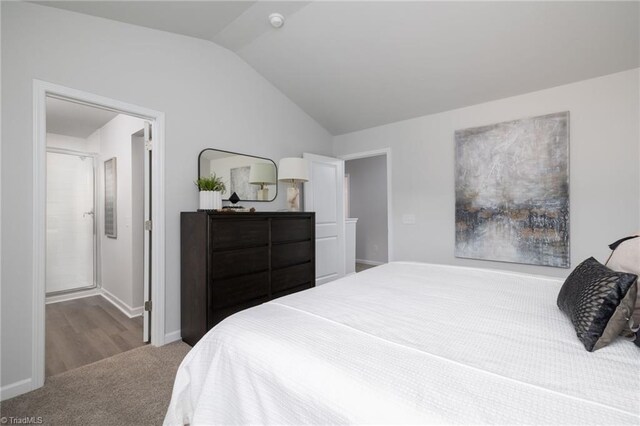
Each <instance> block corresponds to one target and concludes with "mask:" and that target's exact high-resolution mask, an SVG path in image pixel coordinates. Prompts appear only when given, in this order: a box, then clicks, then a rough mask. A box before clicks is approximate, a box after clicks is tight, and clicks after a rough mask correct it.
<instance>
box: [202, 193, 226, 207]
mask: <svg viewBox="0 0 640 426" xmlns="http://www.w3.org/2000/svg"><path fill="white" fill-rule="evenodd" d="M221 208H222V192H220V191H200V210H219V209H221Z"/></svg>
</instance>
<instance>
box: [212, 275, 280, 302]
mask: <svg viewBox="0 0 640 426" xmlns="http://www.w3.org/2000/svg"><path fill="white" fill-rule="evenodd" d="M211 287H212V289H211V293H210V295H211V299H212V300H211V301H210V304H209V306H212V307H213V308H214V309H219V308H225V307H228V306H232V305H238V304H240V303H244V302H249V301H251V300H254V299H258V298H260V297H267V296H268V295H269V272H260V273H257V274H250V275H243V276H241V277H235V278H227V279H222V280H214V281H213V283H212V285H211Z"/></svg>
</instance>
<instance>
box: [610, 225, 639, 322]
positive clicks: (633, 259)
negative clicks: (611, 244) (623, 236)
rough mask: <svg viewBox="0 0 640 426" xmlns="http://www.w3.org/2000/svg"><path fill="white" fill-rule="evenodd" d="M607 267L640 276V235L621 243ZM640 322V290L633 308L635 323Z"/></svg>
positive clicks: (612, 254)
mask: <svg viewBox="0 0 640 426" xmlns="http://www.w3.org/2000/svg"><path fill="white" fill-rule="evenodd" d="M607 267H609V268H610V269H613V270H614V271H618V272H628V273H630V274H636V275H638V276H639V277H640V237H638V238H633V239H630V240H627V241H624V242H622V243H620V245H619V246H618V247H617V248H616V249H615V250H614V251H613V253H611V257H610V258H609V261H608V262H607ZM639 285H640V284H639ZM639 324H640V291H638V296H637V297H636V305H635V308H634V310H633V325H634V327H637V326H638V325H639Z"/></svg>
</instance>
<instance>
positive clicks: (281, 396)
mask: <svg viewBox="0 0 640 426" xmlns="http://www.w3.org/2000/svg"><path fill="white" fill-rule="evenodd" d="M561 285H562V282H561V281H559V280H556V279H550V278H544V277H535V276H530V275H524V274H514V273H505V272H498V271H488V270H480V269H472V268H460V267H453V266H441V265H429V264H420V263H405V262H396V263H391V264H388V265H384V266H380V267H377V268H373V269H370V270H368V271H365V272H362V273H359V274H355V275H351V276H349V277H347V278H344V279H341V280H338V281H335V282H332V283H329V284H326V285H323V286H320V287H316V288H314V289H311V290H308V291H305V292H302V293H297V294H293V295H290V296H287V297H283V298H280V299H277V300H275V301H272V302H269V303H265V304H263V305H261V306H258V307H256V308H253V309H249V310H246V311H243V312H240V313H238V314H236V315H233V316H232V317H229V318H227V319H226V320H224V321H223V322H222V323H220V324H219V325H217V326H216V327H215V328H213V329H212V330H211V331H210V332H209V333H208V334H207V335H206V336H205V337H204V338H203V339H202V340H201V341H200V342H199V343H198V344H197V345H196V346H195V347H194V348H193V350H192V351H191V352H190V353H189V354H188V355H187V356H186V358H185V359H184V361H183V362H182V365H181V366H180V369H179V371H178V374H177V377H176V381H175V385H174V389H173V396H172V399H171V404H170V406H169V410H168V413H167V416H166V419H165V424H168V425H174V424H183V423H190V424H192V425H201V424H249V423H251V424H302V423H312V424H335V423H357V424H363V423H368V424H371V423H377V424H381V423H387V424H389V423H392V424H400V423H402V424H407V423H422V424H426V423H437V424H442V423H449V424H465V423H467V424H468V423H474V424H477V423H492V424H496V423H502V424H640V350H638V347H636V346H635V345H633V344H632V343H631V342H628V341H624V340H621V339H618V340H617V341H615V342H614V343H613V344H611V345H610V346H608V347H605V348H603V349H601V350H598V351H596V352H593V353H589V352H587V351H586V350H585V349H584V347H583V346H582V343H580V341H579V340H578V339H577V338H576V336H575V332H574V330H573V327H572V326H571V324H570V322H569V320H568V319H567V318H566V317H565V316H564V315H563V314H562V313H561V312H560V311H559V310H558V308H557V307H556V296H557V294H558V291H559V289H560V286H561Z"/></svg>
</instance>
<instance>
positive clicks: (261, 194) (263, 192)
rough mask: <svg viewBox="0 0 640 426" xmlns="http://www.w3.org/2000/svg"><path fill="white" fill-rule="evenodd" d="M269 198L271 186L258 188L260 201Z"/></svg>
mask: <svg viewBox="0 0 640 426" xmlns="http://www.w3.org/2000/svg"><path fill="white" fill-rule="evenodd" d="M268 200H269V188H264V189H258V201H268Z"/></svg>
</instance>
